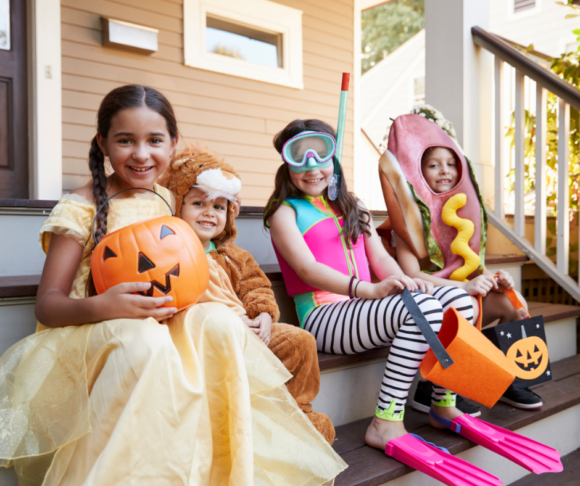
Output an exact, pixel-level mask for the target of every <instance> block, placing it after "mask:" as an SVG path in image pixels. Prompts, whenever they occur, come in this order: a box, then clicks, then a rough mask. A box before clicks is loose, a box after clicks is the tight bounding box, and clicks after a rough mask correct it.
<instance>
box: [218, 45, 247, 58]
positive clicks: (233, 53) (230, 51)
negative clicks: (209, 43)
mask: <svg viewBox="0 0 580 486" xmlns="http://www.w3.org/2000/svg"><path fill="white" fill-rule="evenodd" d="M211 52H213V53H214V54H219V55H220V56H227V57H233V58H234V59H242V60H243V61H245V60H246V58H245V57H244V55H243V54H242V53H241V52H240V50H239V49H238V48H237V47H235V46H227V45H224V44H216V45H215V46H213V49H212V51H211Z"/></svg>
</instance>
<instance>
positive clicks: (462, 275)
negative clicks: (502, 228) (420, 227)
mask: <svg viewBox="0 0 580 486" xmlns="http://www.w3.org/2000/svg"><path fill="white" fill-rule="evenodd" d="M465 204H467V196H466V195H465V194H456V195H455V196H453V197H451V198H449V200H448V201H447V202H446V203H445V205H444V206H443V210H442V211H441V219H442V220H443V222H444V223H445V224H446V225H448V226H453V227H454V228H455V229H457V232H458V233H457V236H456V238H455V239H454V240H453V243H451V252H452V253H453V254H454V255H459V256H460V257H462V258H463V260H464V261H465V263H464V264H463V265H462V266H461V267H459V268H458V269H456V270H455V271H454V272H453V273H452V274H451V275H450V276H449V278H450V279H451V280H459V281H461V282H463V281H465V280H466V279H467V277H468V276H469V275H471V274H472V273H473V272H475V271H476V270H477V269H478V268H479V255H478V254H477V253H475V252H474V251H473V250H472V249H471V248H470V247H469V238H471V237H472V236H473V232H474V230H475V226H474V225H473V223H472V222H471V221H469V220H468V219H464V218H460V217H459V216H457V210H458V209H460V208H462V207H463V206H465Z"/></svg>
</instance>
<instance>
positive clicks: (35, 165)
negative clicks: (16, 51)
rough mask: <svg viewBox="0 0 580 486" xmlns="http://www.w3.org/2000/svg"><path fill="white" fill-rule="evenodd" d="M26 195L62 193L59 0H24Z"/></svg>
mask: <svg viewBox="0 0 580 486" xmlns="http://www.w3.org/2000/svg"><path fill="white" fill-rule="evenodd" d="M27 7H28V11H29V14H28V19H29V22H28V26H29V29H28V31H29V35H28V45H29V49H28V52H29V63H28V66H29V70H28V72H29V74H28V76H29V80H30V81H29V86H30V90H29V97H28V98H29V103H28V106H29V117H28V118H29V134H30V143H29V147H30V166H29V168H30V170H29V198H30V199H49V200H51V199H59V198H60V197H61V195H62V81H61V47H60V45H61V38H60V1H59V0H28V3H27Z"/></svg>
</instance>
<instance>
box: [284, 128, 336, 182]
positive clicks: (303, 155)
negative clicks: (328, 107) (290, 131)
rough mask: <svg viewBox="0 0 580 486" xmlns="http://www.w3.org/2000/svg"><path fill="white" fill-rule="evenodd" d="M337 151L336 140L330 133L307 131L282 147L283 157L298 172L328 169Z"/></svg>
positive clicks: (292, 169)
mask: <svg viewBox="0 0 580 486" xmlns="http://www.w3.org/2000/svg"><path fill="white" fill-rule="evenodd" d="M335 153H336V140H335V139H334V137H333V136H332V135H330V134H328V133H324V132H312V131H306V132H302V133H299V134H298V135H296V136H294V137H292V138H291V139H290V140H288V141H287V142H286V143H285V144H284V146H283V147H282V159H284V161H285V162H286V163H287V164H288V166H289V167H290V170H291V171H292V172H294V173H296V174H300V173H302V172H307V171H309V170H316V169H327V168H328V167H330V166H331V164H332V158H333V157H334V154H335Z"/></svg>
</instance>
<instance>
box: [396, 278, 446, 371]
mask: <svg viewBox="0 0 580 486" xmlns="http://www.w3.org/2000/svg"><path fill="white" fill-rule="evenodd" d="M401 298H402V299H403V304H405V307H407V310H408V311H409V314H411V317H412V318H413V319H414V320H415V324H417V327H418V328H419V330H420V331H421V334H423V336H424V337H425V341H427V344H428V345H429V347H430V348H431V350H432V351H433V354H434V355H435V357H436V358H437V361H439V363H441V366H443V369H447V368H449V367H450V366H451V365H452V364H453V363H454V361H453V359H452V358H451V356H449V353H448V352H447V351H446V350H445V348H444V347H443V344H441V341H439V338H438V337H437V334H435V331H434V330H433V328H432V327H431V326H430V324H429V323H428V322H427V319H425V316H424V315H423V313H422V312H421V309H419V306H418V305H417V302H415V299H413V296H412V295H411V292H409V289H408V288H406V287H405V288H404V289H403V293H402V294H401Z"/></svg>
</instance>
